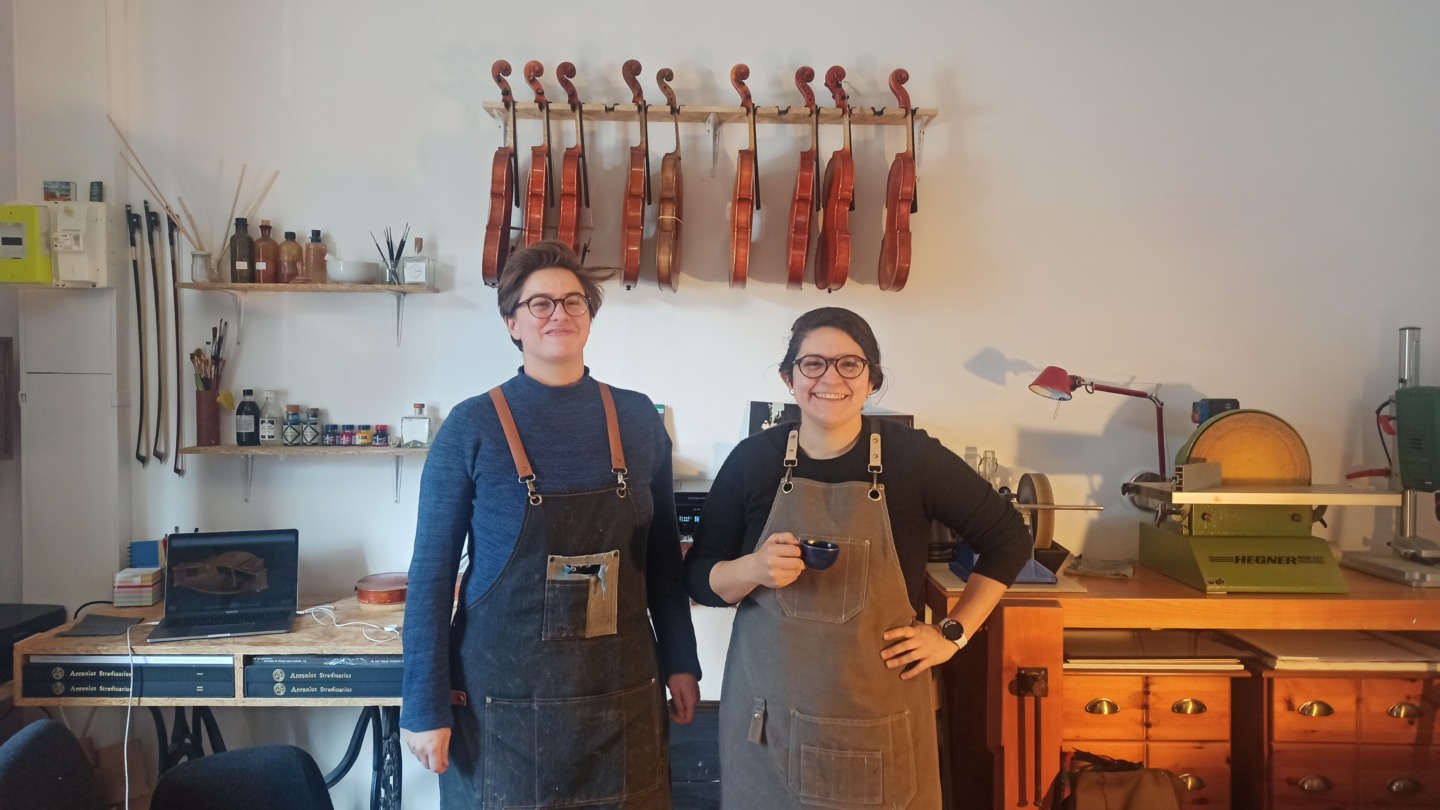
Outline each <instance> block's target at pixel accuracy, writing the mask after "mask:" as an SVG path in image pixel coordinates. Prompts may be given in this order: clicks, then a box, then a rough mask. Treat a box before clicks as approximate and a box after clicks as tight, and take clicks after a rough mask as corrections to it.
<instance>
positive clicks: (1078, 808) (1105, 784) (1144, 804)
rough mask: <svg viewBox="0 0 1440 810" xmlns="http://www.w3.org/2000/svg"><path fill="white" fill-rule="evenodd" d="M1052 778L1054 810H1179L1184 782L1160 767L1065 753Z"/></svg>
mask: <svg viewBox="0 0 1440 810" xmlns="http://www.w3.org/2000/svg"><path fill="white" fill-rule="evenodd" d="M1061 760H1062V761H1061V765H1062V767H1061V769H1060V775H1059V776H1057V777H1055V786H1054V790H1053V791H1052V792H1053V795H1054V796H1055V808H1056V810H1180V809H1181V808H1182V807H1183V806H1184V797H1185V783H1184V782H1181V781H1180V778H1179V777H1177V776H1176V775H1175V774H1173V773H1171V772H1170V771H1167V770H1165V769H1164V768H1147V767H1145V766H1144V765H1141V764H1139V763H1137V762H1127V761H1125V760H1123V759H1112V758H1110V757H1106V756H1101V755H1099V754H1092V753H1089V752H1088V751H1066V752H1065V753H1064V755H1063V756H1062V758H1061Z"/></svg>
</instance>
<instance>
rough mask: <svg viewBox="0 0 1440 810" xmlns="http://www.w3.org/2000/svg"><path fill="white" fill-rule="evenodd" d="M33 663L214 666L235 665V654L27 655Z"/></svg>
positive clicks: (28, 660)
mask: <svg viewBox="0 0 1440 810" xmlns="http://www.w3.org/2000/svg"><path fill="white" fill-rule="evenodd" d="M25 660H26V662H28V663H31V664H108V665H110V666H117V665H124V666H129V665H130V664H132V663H135V664H167V665H176V666H179V665H185V666H190V665H194V664H210V665H214V666H227V667H233V666H235V656H233V655H127V654H125V653H115V654H99V655H83V654H81V655H53V654H44V655H27V656H25Z"/></svg>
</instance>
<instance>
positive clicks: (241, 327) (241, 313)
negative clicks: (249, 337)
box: [221, 290, 245, 346]
mask: <svg viewBox="0 0 1440 810" xmlns="http://www.w3.org/2000/svg"><path fill="white" fill-rule="evenodd" d="M221 292H223V293H225V294H226V295H228V296H230V298H231V299H232V300H233V301H234V302H235V345H236V346H239V345H240V336H241V335H242V334H244V332H245V293H243V292H241V291H240V290H221Z"/></svg>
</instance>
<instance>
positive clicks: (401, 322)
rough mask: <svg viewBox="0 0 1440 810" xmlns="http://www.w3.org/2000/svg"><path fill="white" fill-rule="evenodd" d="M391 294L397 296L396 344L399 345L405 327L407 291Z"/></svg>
mask: <svg viewBox="0 0 1440 810" xmlns="http://www.w3.org/2000/svg"><path fill="white" fill-rule="evenodd" d="M391 294H392V295H394V296H395V345H396V346H399V345H400V336H401V335H402V334H403V333H404V327H405V293H403V292H398V291H395V292H392V293H391Z"/></svg>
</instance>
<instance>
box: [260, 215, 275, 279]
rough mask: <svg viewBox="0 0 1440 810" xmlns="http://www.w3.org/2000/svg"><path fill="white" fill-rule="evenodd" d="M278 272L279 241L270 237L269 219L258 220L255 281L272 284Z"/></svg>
mask: <svg viewBox="0 0 1440 810" xmlns="http://www.w3.org/2000/svg"><path fill="white" fill-rule="evenodd" d="M279 274H280V243H279V242H276V241H275V240H274V239H271V238H270V220H268V219H262V220H260V238H259V239H256V240H255V281H256V283H259V284H274V283H275V281H276V280H277V277H278V276H279Z"/></svg>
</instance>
